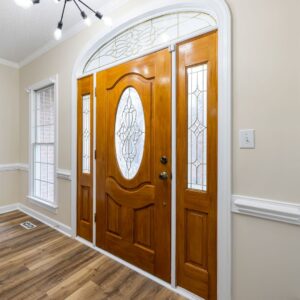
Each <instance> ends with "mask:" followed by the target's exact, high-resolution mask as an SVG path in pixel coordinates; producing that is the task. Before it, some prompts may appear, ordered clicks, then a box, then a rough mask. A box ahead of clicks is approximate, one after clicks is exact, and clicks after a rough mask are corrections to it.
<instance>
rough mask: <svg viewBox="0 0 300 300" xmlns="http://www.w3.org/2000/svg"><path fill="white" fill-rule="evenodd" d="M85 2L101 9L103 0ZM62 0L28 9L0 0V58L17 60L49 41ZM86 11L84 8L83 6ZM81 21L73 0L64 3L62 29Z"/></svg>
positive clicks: (28, 55)
mask: <svg viewBox="0 0 300 300" xmlns="http://www.w3.org/2000/svg"><path fill="white" fill-rule="evenodd" d="M85 2H86V4H88V5H90V6H91V7H92V8H94V9H96V10H99V11H101V7H103V6H106V4H107V1H105V0H85ZM62 7H63V1H61V3H58V4H55V3H54V1H53V0H41V3H40V4H38V5H34V6H32V7H30V8H28V9H23V8H21V7H19V6H17V5H16V4H15V2H14V0H0V59H5V60H8V61H12V62H15V63H21V62H22V61H23V60H25V59H26V58H28V57H30V56H31V55H32V54H33V53H34V52H36V51H37V50H38V49H40V48H42V47H44V46H45V45H46V44H47V43H49V42H52V41H53V39H54V38H53V32H54V29H55V28H56V26H57V23H58V21H59V19H60V16H61V11H62ZM84 10H85V11H86V13H88V14H89V12H88V10H86V9H84ZM80 22H82V19H81V16H80V13H79V11H78V9H77V7H75V4H74V3H73V2H68V3H67V7H66V12H65V17H64V28H63V30H64V31H68V30H71V28H72V27H74V26H76V25H78V23H80Z"/></svg>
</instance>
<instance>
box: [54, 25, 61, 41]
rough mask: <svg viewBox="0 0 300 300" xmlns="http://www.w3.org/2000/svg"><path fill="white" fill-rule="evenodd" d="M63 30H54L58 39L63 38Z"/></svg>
mask: <svg viewBox="0 0 300 300" xmlns="http://www.w3.org/2000/svg"><path fill="white" fill-rule="evenodd" d="M61 36H62V30H61V29H60V28H56V29H55V31H54V38H55V39H56V40H57V41H58V40H60V39H61Z"/></svg>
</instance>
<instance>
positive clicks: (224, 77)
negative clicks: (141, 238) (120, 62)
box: [71, 0, 232, 300]
mask: <svg viewBox="0 0 300 300" xmlns="http://www.w3.org/2000/svg"><path fill="white" fill-rule="evenodd" d="M186 10H195V11H199V12H205V13H208V14H210V15H212V16H213V17H214V18H215V19H216V20H217V24H218V35H219V39H218V95H219V99H221V100H222V101H219V104H218V105H219V106H218V109H219V120H218V121H219V125H218V299H219V300H230V299H231V188H232V187H231V186H232V183H231V182H232V166H231V164H232V157H231V147H232V146H231V144H232V137H231V135H232V133H231V130H232V124H231V122H232V117H231V112H232V49H231V43H232V39H231V14H230V10H229V7H228V5H227V3H226V1H225V0H165V1H152V2H151V3H148V4H143V5H142V6H141V7H138V6H137V7H135V8H132V10H131V11H130V12H129V13H128V14H126V15H124V16H123V17H122V18H118V19H117V20H116V23H115V24H114V26H113V27H111V28H107V29H105V30H103V31H101V33H100V34H99V35H98V36H96V37H95V38H94V39H92V40H91V41H90V42H89V43H88V44H87V45H86V47H85V49H83V51H82V52H81V54H80V55H79V56H78V58H77V60H76V62H75V64H74V67H73V73H72V128H73V130H72V191H71V193H72V195H71V197H72V200H71V203H72V204H71V205H72V212H71V214H72V216H71V218H72V221H71V224H72V233H73V234H74V235H75V234H76V185H77V182H76V174H77V170H76V160H77V152H76V144H77V132H76V124H77V79H78V78H79V77H81V76H82V73H81V71H82V69H83V68H82V67H83V65H84V63H85V62H86V61H87V59H88V58H89V57H90V56H91V54H92V53H93V51H94V50H96V48H97V47H99V45H101V43H104V41H107V40H108V39H109V38H112V37H114V36H115V35H117V34H118V33H119V32H121V31H123V30H124V29H126V28H128V27H130V26H132V24H134V23H137V22H142V21H143V20H145V19H149V17H151V16H157V15H159V14H164V13H167V12H174V11H186Z"/></svg>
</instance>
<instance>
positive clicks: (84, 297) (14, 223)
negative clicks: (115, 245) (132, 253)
mask: <svg viewBox="0 0 300 300" xmlns="http://www.w3.org/2000/svg"><path fill="white" fill-rule="evenodd" d="M24 221H31V222H32V223H34V224H35V225H37V228H34V229H31V230H26V229H24V228H22V227H21V226H20V225H19V224H20V223H21V222H24ZM0 299H1V300H8V299H14V300H21V299H22V300H27V299H30V300H35V299H36V300H38V299H55V300H59V299H72V300H74V299H78V300H93V299H99V300H100V299H116V300H117V299H122V300H124V299H174V300H175V299H176V300H177V299H178V300H180V299H184V298H183V297H181V296H179V295H177V294H175V293H173V292H171V291H169V290H168V289H166V288H164V287H162V286H160V285H158V284H157V283H155V282H153V281H151V280H150V279H148V278H146V277H144V276H142V275H140V274H138V273H136V272H134V271H132V270H130V269H128V268H126V267H125V266H123V265H121V264H119V263H117V262H115V261H113V260H112V259H110V258H108V257H106V256H105V255H102V254H100V253H98V252H96V251H95V250H93V249H91V248H89V247H87V246H85V245H82V244H81V243H79V242H78V241H76V240H73V239H71V238H68V237H66V236H64V235H63V234H61V233H59V232H57V231H56V230H54V229H52V228H50V227H48V226H46V225H44V224H42V223H41V222H39V221H37V220H35V219H33V218H31V217H29V216H27V215H25V214H23V213H21V212H19V211H14V212H10V213H6V214H2V215H0Z"/></svg>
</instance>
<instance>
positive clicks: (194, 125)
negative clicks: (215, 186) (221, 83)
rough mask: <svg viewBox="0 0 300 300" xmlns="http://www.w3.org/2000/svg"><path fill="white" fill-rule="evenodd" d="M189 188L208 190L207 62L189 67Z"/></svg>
mask: <svg viewBox="0 0 300 300" xmlns="http://www.w3.org/2000/svg"><path fill="white" fill-rule="evenodd" d="M187 75H188V82H187V83H188V188H190V189H196V190H202V191H206V190H207V64H202V65H198V66H194V67H190V68H188V69H187Z"/></svg>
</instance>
